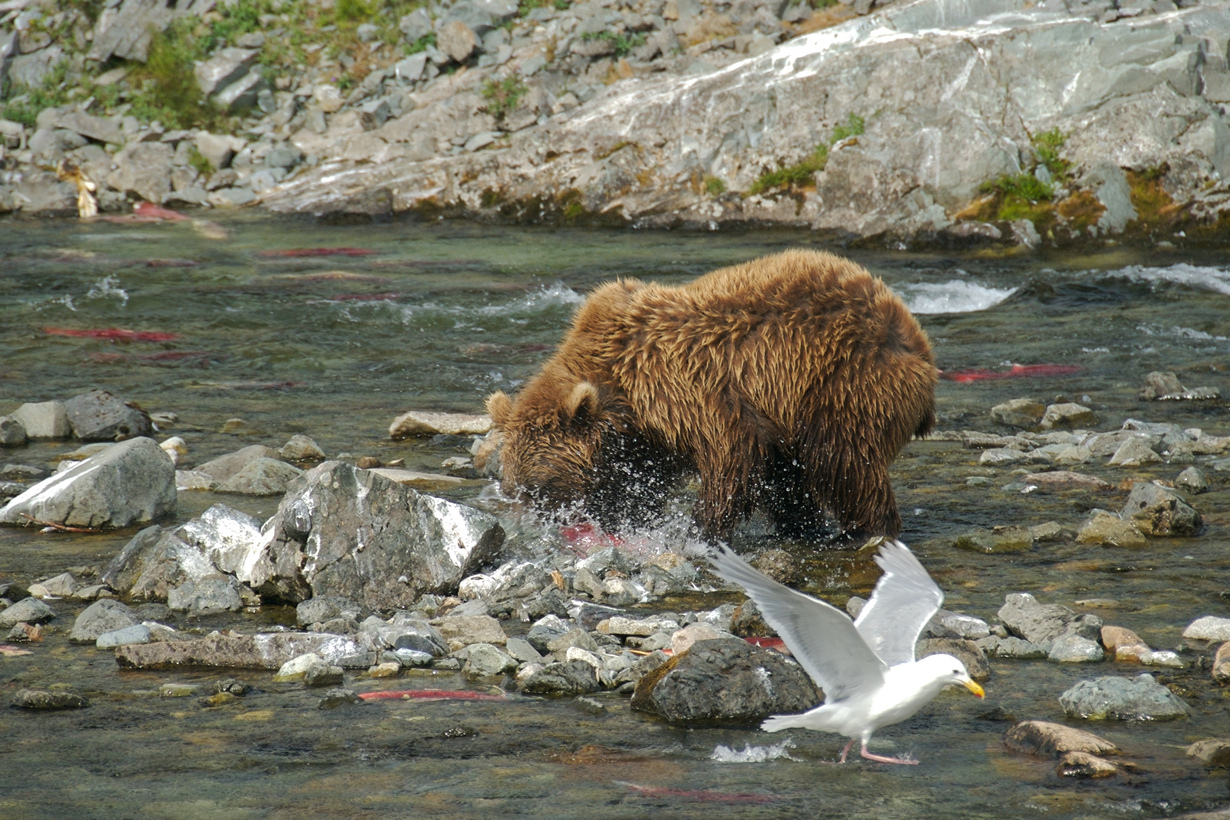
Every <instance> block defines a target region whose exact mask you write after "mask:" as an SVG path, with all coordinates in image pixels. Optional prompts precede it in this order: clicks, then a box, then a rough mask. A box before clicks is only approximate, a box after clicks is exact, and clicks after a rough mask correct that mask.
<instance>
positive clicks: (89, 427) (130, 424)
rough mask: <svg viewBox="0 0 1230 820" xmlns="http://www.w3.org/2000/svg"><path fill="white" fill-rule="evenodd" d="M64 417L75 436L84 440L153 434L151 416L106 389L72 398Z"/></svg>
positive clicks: (115, 438)
mask: <svg viewBox="0 0 1230 820" xmlns="http://www.w3.org/2000/svg"><path fill="white" fill-rule="evenodd" d="M64 409H65V414H66V415H67V417H68V423H69V425H70V426H71V427H72V430H73V435H75V436H76V437H77V438H79V439H81V440H82V441H118V440H121V439H130V438H136V437H138V436H149V435H151V434H152V433H153V426H152V425H151V424H150V419H149V415H148V414H147V413H145V412H144V411H143V410H139V409H137V408H134V407H131V406H129V405H128V404H125V403H124V402H123V401H122V400H120V399H119V398H116V397H115V396H113V395H112V394H111V393H109V392H107V391H106V390H91V391H90V392H88V393H83V394H81V395H80V396H74V397H73V398H71V399H69V400H68V401H67V402H66V403H65V405H64Z"/></svg>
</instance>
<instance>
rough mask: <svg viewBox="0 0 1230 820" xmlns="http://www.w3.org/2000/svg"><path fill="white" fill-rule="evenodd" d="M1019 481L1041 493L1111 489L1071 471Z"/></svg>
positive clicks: (1047, 473)
mask: <svg viewBox="0 0 1230 820" xmlns="http://www.w3.org/2000/svg"><path fill="white" fill-rule="evenodd" d="M1150 452H1152V451H1150ZM1021 481H1022V482H1024V483H1026V484H1032V485H1034V486H1035V487H1037V488H1038V489H1039V490H1041V491H1043V492H1060V491H1062V490H1086V491H1093V492H1101V491H1103V490H1109V489H1111V485H1110V484H1108V483H1107V482H1105V481H1103V480H1102V479H1100V478H1097V477H1095V476H1091V475H1086V474H1084V473H1076V472H1072V471H1071V470H1052V471H1050V472H1046V473H1029V474H1027V475H1025V476H1023V477H1022V478H1021Z"/></svg>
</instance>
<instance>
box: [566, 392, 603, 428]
mask: <svg viewBox="0 0 1230 820" xmlns="http://www.w3.org/2000/svg"><path fill="white" fill-rule="evenodd" d="M564 409H565V410H566V411H567V414H568V418H567V422H568V423H569V424H570V425H572V426H577V427H583V426H586V425H588V424H592V423H593V422H595V421H597V420H598V416H599V414H600V413H601V411H602V404H601V402H600V400H599V398H598V388H597V387H595V386H594V385H593V383H592V382H587V381H582V382H577V385H576V387H574V388H572V393H570V394H569V396H568V401H567V402H566V403H565V405H564Z"/></svg>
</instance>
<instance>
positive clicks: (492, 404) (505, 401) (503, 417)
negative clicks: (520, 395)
mask: <svg viewBox="0 0 1230 820" xmlns="http://www.w3.org/2000/svg"><path fill="white" fill-rule="evenodd" d="M487 412H488V413H490V414H491V421H492V423H493V424H495V426H496V429H499V430H503V429H504V425H505V424H506V423H507V422H508V420H509V418H511V417H512V399H510V398H508V394H507V393H505V392H504V391H503V390H497V391H495V392H494V393H492V394H491V395H490V396H488V397H487Z"/></svg>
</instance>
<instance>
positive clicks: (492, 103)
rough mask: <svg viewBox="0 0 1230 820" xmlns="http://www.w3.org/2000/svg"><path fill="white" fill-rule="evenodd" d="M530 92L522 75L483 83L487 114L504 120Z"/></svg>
mask: <svg viewBox="0 0 1230 820" xmlns="http://www.w3.org/2000/svg"><path fill="white" fill-rule="evenodd" d="M529 90H530V89H529V86H527V85H526V84H525V80H523V79H521V75H520V74H509V75H508V76H507V77H505V78H504V79H503V80H497V79H495V78H494V77H492V78H491V79H489V80H487V81H486V82H485V83H483V99H485V100H486V101H487V106H486V108H487V113H488V114H490V115H491V116H493V117H495V118H496V119H498V120H502V119H504V117H505V116H506V115H508V114H509V113H511V112H512V111H513V110H514V109H515V108H516V107H517V103H519V102H521V98H522V97H524V96H525V94H526V92H528V91H529Z"/></svg>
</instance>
